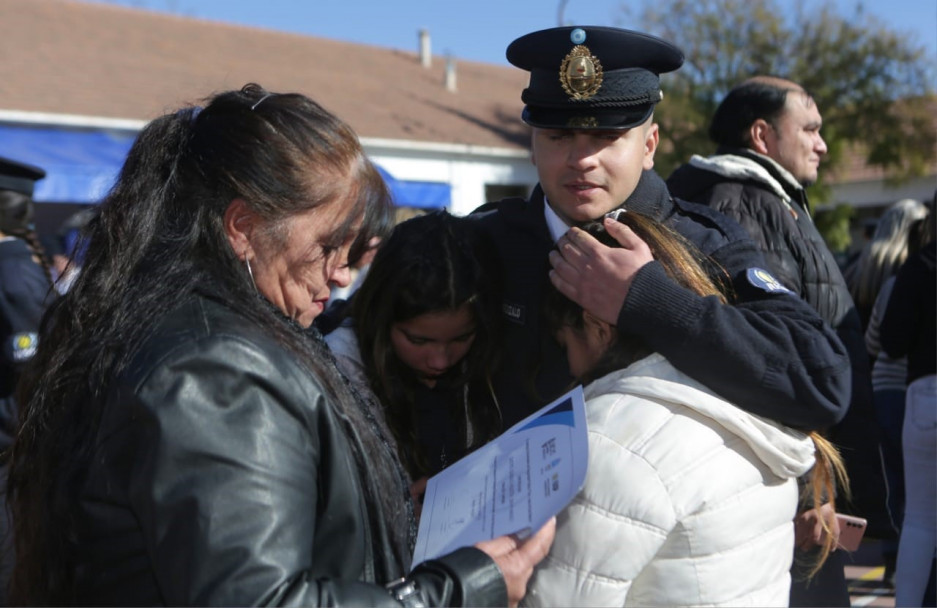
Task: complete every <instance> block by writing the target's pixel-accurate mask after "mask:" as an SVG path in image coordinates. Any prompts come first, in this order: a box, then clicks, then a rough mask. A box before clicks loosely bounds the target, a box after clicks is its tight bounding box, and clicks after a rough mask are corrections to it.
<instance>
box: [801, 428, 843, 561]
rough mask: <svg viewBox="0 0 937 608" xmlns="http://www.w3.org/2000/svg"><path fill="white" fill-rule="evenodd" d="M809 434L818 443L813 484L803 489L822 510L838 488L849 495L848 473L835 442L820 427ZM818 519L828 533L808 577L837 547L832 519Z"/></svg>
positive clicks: (814, 442)
mask: <svg viewBox="0 0 937 608" xmlns="http://www.w3.org/2000/svg"><path fill="white" fill-rule="evenodd" d="M809 436H810V439H812V440H813V445H814V446H815V447H816V464H815V465H814V467H813V470H812V471H811V474H810V485H809V486H807V487H806V488H805V489H804V492H805V494H806V495H808V496H810V498H811V501H812V503H813V508H814V509H816V510H817V512H819V511H820V507H822V506H823V503H824V502H826V501H831V500H833V497H834V496H836V490H837V488H838V489H839V490H840V491H841V493H842V494H843V495H844V496H845V497H846V498H847V499H848V498H849V495H850V491H849V477H848V476H847V475H846V465H845V464H844V463H843V458H842V456H840V454H839V450H837V449H836V446H834V445H833V444H832V443H830V441H829V440H828V439H826V438H825V437H824V436H823V435H821V434H820V433H818V432H817V431H812V432H811V433H810V435H809ZM819 520H820V525H821V526H822V527H823V531H824V532H825V534H824V535H823V544H821V545H820V556H819V557H818V558H817V561H816V563H815V564H813V566H812V567H811V569H810V572H809V573H808V574H807V578H808V579H810V578H813V577H814V576H815V575H816V574H817V572H819V571H820V568H822V567H823V563H824V562H826V559H827V558H828V557H829V556H830V553H832V552H833V550H834V549H835V547H834V543H835V542H836V540H835V539H834V538H833V534H832V532H831V530H830V525H829V523H827V521H826V519H824V518H823V517H819Z"/></svg>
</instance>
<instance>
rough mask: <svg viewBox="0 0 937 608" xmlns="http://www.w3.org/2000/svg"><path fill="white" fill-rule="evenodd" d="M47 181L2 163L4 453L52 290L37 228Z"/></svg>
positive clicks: (38, 172) (0, 441) (0, 389)
mask: <svg viewBox="0 0 937 608" xmlns="http://www.w3.org/2000/svg"><path fill="white" fill-rule="evenodd" d="M43 177H45V171H43V170H42V169H39V168H37V167H32V166H30V165H25V164H23V163H19V162H16V161H13V160H9V159H6V158H0V405H2V410H0V450H5V449H6V447H8V446H9V443H10V441H11V439H12V432H13V428H14V425H15V423H16V415H15V411H14V409H13V406H12V396H13V391H14V389H15V386H16V380H17V377H18V374H19V372H20V371H21V369H22V367H23V365H24V364H25V363H26V362H27V361H28V360H29V359H30V358H31V357H32V355H33V353H35V351H36V333H37V332H38V329H39V319H40V318H41V317H42V312H43V310H44V309H45V305H46V302H47V298H48V297H49V295H50V287H51V285H52V279H51V274H50V270H49V264H48V261H47V260H46V259H45V254H44V253H43V250H42V246H41V245H40V244H39V239H38V237H37V235H36V233H35V231H34V230H33V228H32V220H33V200H32V195H33V188H34V187H35V184H36V181H38V180H40V179H42V178H43Z"/></svg>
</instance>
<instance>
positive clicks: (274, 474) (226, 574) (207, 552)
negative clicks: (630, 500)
mask: <svg viewBox="0 0 937 608" xmlns="http://www.w3.org/2000/svg"><path fill="white" fill-rule="evenodd" d="M388 205H389V203H388V196H387V192H386V188H385V186H384V185H383V182H382V181H381V179H380V176H379V175H378V173H377V172H376V170H375V169H374V167H373V166H372V165H371V164H370V162H369V161H368V160H367V159H366V157H365V156H364V153H363V151H362V149H361V147H360V144H359V143H358V140H357V138H356V136H355V135H354V133H353V132H352V131H351V130H350V129H349V127H348V126H346V125H345V124H344V123H342V122H341V121H339V120H338V119H337V118H335V117H334V116H332V115H331V114H329V113H328V112H326V111H325V110H323V109H322V108H321V107H320V106H318V105H317V104H316V103H315V102H313V101H311V100H309V99H308V98H306V97H304V96H302V95H297V94H282V95H277V94H271V93H268V92H266V91H265V90H263V89H262V88H260V87H259V86H257V85H247V86H245V87H244V88H243V89H241V90H240V91H229V92H225V93H221V94H219V95H216V96H215V97H213V98H212V99H210V100H209V102H208V104H207V105H206V107H205V108H204V109H199V108H187V109H184V110H180V111H179V112H176V113H173V114H168V115H166V116H163V117H161V118H159V119H157V120H155V121H153V122H152V123H150V125H148V126H147V127H146V128H145V129H144V130H143V132H142V133H141V134H140V136H139V138H138V140H137V142H136V143H135V144H134V146H133V149H132V150H131V152H130V154H129V156H128V159H127V161H126V163H125V165H124V168H123V169H122V171H121V174H120V177H119V178H118V181H117V184H116V185H115V187H114V188H113V190H112V191H111V192H110V194H109V195H108V197H107V198H106V200H105V201H104V202H103V203H102V205H101V213H100V214H99V216H98V217H97V218H96V219H95V220H94V221H93V224H92V225H91V227H90V231H89V242H88V250H87V253H86V258H85V265H84V267H83V270H82V273H81V275H80V276H79V278H78V280H77V282H76V283H75V285H74V286H73V287H72V289H71V290H70V291H69V292H68V293H67V294H66V295H65V296H64V297H63V298H62V299H60V300H59V301H58V302H57V303H56V304H55V305H54V306H53V308H52V309H51V310H50V312H49V313H48V314H47V316H46V318H45V320H44V324H43V327H42V330H41V335H40V348H39V352H38V353H37V355H36V357H35V359H34V362H33V365H32V366H31V368H30V369H29V370H28V372H27V375H26V377H25V378H24V381H23V382H22V383H21V384H20V391H19V393H18V395H19V401H20V403H22V404H24V406H25V407H24V412H23V416H22V427H21V429H20V431H19V433H18V435H17V438H16V442H15V444H14V448H13V452H12V470H11V477H10V483H9V491H10V497H11V503H12V508H13V517H14V522H15V544H16V569H15V571H14V578H13V583H12V586H11V593H12V595H11V597H10V600H11V602H13V603H14V604H20V605H25V604H72V605H77V604H97V605H105V604H114V605H142V604H152V605H160V604H162V605H190V604H194V605H209V604H223V605H248V604H280V605H287V604H294V605H305V606H312V605H343V604H354V605H382V604H390V605H393V604H396V603H403V604H405V605H504V604H507V603H512V604H513V603H516V602H517V601H518V600H519V599H520V597H521V596H522V595H523V593H524V588H525V585H526V582H527V579H528V578H529V576H530V573H531V571H532V568H533V566H534V565H535V564H536V563H537V562H539V560H540V559H542V558H543V556H544V555H545V554H546V551H547V550H548V548H549V544H550V542H551V541H552V533H553V528H552V524H549V525H548V526H546V527H545V529H544V530H543V531H541V532H540V533H539V534H537V535H536V536H534V537H532V538H531V539H530V540H528V541H527V542H525V543H519V542H517V539H515V538H511V537H501V538H498V539H495V540H494V541H489V542H487V543H481V544H480V545H478V547H477V548H465V549H460V550H458V551H456V552H455V553H452V554H450V555H447V556H444V557H443V558H441V559H438V560H434V561H430V562H426V563H424V564H421V565H418V566H417V567H416V568H414V569H413V570H412V571H410V566H411V564H410V563H409V562H410V555H411V551H412V546H413V541H414V538H413V537H414V530H415V527H414V524H413V514H412V513H413V511H412V504H411V503H410V500H409V492H408V488H407V483H406V478H405V475H404V473H403V471H402V469H401V467H400V464H399V461H398V460H397V459H396V457H395V455H394V454H393V451H392V450H390V449H389V446H388V442H387V432H386V429H384V428H383V427H382V425H381V424H380V422H379V421H377V420H375V419H373V417H370V416H369V415H368V408H367V407H365V406H364V404H363V403H362V402H361V401H360V400H359V399H358V396H357V395H356V394H355V393H354V392H353V390H352V389H351V388H349V385H348V383H347V382H346V381H345V379H344V378H343V377H342V376H341V374H340V373H339V372H338V371H337V369H336V367H335V364H334V360H333V359H332V358H331V355H330V354H329V351H328V349H327V348H326V347H325V345H324V342H323V341H322V340H321V337H320V336H319V335H318V334H317V333H316V332H315V330H311V331H310V330H309V329H308V328H309V326H310V325H311V323H312V321H313V319H314V318H315V317H316V316H317V315H318V314H319V313H320V312H321V311H322V307H323V305H324V304H325V302H326V301H327V300H328V297H329V288H330V286H331V285H342V284H345V283H347V282H348V280H349V274H348V271H347V263H348V260H349V257H351V258H352V259H353V258H354V252H353V251H352V249H353V248H355V249H356V248H357V244H358V243H361V242H367V241H368V240H369V239H370V238H371V237H372V236H375V235H376V234H378V233H379V232H380V231H381V227H382V226H384V225H386V224H387V222H386V219H385V218H386V215H387V211H388ZM479 549H481V550H479ZM408 572H410V574H409V575H407V573H408ZM404 576H406V578H405V579H403V580H398V579H401V577H404ZM395 581H396V582H395Z"/></svg>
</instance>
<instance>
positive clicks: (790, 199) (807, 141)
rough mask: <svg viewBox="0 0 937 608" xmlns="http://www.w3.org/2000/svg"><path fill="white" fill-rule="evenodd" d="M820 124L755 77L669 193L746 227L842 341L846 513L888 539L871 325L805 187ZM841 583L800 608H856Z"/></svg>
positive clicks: (803, 592)
mask: <svg viewBox="0 0 937 608" xmlns="http://www.w3.org/2000/svg"><path fill="white" fill-rule="evenodd" d="M821 126H822V118H821V116H820V111H819V109H818V108H817V105H816V103H815V102H814V100H813V98H812V97H811V96H810V95H809V94H808V93H807V92H806V91H805V90H804V89H803V88H802V87H801V86H799V85H797V84H795V83H793V82H790V81H788V80H783V79H780V78H774V77H766V76H760V77H756V78H752V79H750V80H748V81H746V82H744V83H742V84H741V85H739V86H738V87H736V88H735V89H733V90H732V91H731V92H730V93H729V94H728V95H727V96H726V98H725V99H724V100H723V101H722V103H721V104H720V106H719V108H718V109H717V110H716V113H715V115H714V116H713V119H712V124H711V125H710V130H709V135H710V138H711V139H712V140H713V141H714V142H716V143H717V144H718V145H719V149H718V151H717V153H716V155H714V156H711V157H709V158H703V157H700V156H693V157H692V158H691V159H690V162H689V163H687V164H686V165H684V166H682V167H680V168H678V169H677V170H676V171H675V172H674V173H673V175H671V176H670V178H668V180H667V185H668V187H669V188H670V191H671V192H672V193H673V194H674V196H679V197H682V198H685V199H686V200H690V201H693V202H696V203H700V204H703V205H707V206H709V207H711V208H713V209H715V210H717V211H720V212H722V213H724V214H726V215H728V216H729V217H731V218H733V219H734V220H736V221H738V222H739V223H740V224H741V225H742V226H743V227H744V228H745V229H746V231H747V232H748V233H749V235H750V236H751V237H752V239H753V240H754V241H755V243H756V244H757V245H758V247H759V249H761V251H762V253H763V254H764V256H765V259H766V260H767V262H768V270H770V271H771V272H772V274H774V276H776V277H778V279H779V280H780V281H781V283H782V284H783V285H784V286H785V287H787V288H788V289H790V290H792V291H793V292H794V293H796V294H797V295H798V296H799V297H801V298H802V299H803V300H804V301H805V302H807V303H808V304H809V305H810V306H811V307H812V308H814V309H815V310H816V311H817V313H818V314H819V315H820V316H821V317H822V318H823V319H824V320H825V321H826V322H827V323H829V324H830V325H831V326H832V327H833V328H834V329H835V330H836V332H837V334H838V335H839V337H840V339H841V340H842V341H843V344H844V345H845V346H846V348H847V350H848V352H849V359H850V364H851V366H852V400H851V403H850V409H849V413H848V414H847V416H846V418H845V419H844V420H843V421H842V422H841V423H840V424H838V425H836V426H834V427H833V428H832V429H831V430H830V436H831V439H832V440H833V442H834V443H835V444H836V445H838V446H839V447H840V448H841V451H842V454H843V457H844V459H845V461H846V466H847V471H848V472H849V473H850V476H851V478H852V487H853V497H854V500H853V504H852V505H849V504H846V503H843V504H840V505H839V507H840V509H844V508H847V509H848V508H850V507H851V510H854V511H857V513H856V514H858V515H861V516H863V517H867V518H868V519H869V520H870V529H869V533H870V534H873V535H876V536H889V535H890V534H893V532H892V530H891V529H890V526H889V525H888V523H887V522H888V520H887V515H886V513H885V503H884V498H885V494H884V480H883V477H882V475H881V464H880V462H879V460H878V459H879V456H878V454H879V450H878V436H877V433H876V432H875V418H874V414H873V411H872V401H871V399H872V392H871V391H872V387H871V377H870V369H869V357H868V354H867V353H866V350H865V342H864V339H863V329H862V324H861V321H860V319H859V314H858V312H857V310H856V307H855V304H854V303H853V301H852V297H851V296H850V294H849V289H848V287H847V286H846V282H845V280H844V279H843V275H842V273H841V272H840V269H839V266H838V264H837V263H836V260H835V258H834V257H833V254H832V253H831V252H830V250H829V248H828V247H827V246H826V242H825V241H824V240H823V237H822V236H821V235H820V233H819V231H817V229H816V226H815V225H814V223H813V220H812V219H811V217H810V207H809V205H808V204H807V194H806V191H805V187H806V186H808V185H809V184H811V183H813V182H815V181H816V179H817V172H818V167H819V164H820V159H821V158H822V157H823V155H825V154H826V151H827V148H826V143H825V142H824V141H823V137H822V136H821V135H820V128H821ZM834 562H835V560H834ZM832 567H833V565H832V563H831V564H830V568H832ZM838 575H839V579H840V580H839V582H838V583H837V586H838V592H837V594H836V595H834V594H830V593H825V592H824V585H823V584H816V583H814V584H811V585H809V586H808V587H807V588H806V589H804V588H802V587H799V586H798V585H796V584H795V586H794V592H793V594H792V597H791V602H792V605H795V606H797V605H806V606H816V605H823V606H834V605H845V606H848V605H849V596H848V593H847V592H846V586H845V579H844V578H843V575H842V570H841V569H840V570H839V571H838ZM833 588H834V587H833V586H832V585H828V586H827V590H829V589H833ZM818 593H820V595H817V594H818Z"/></svg>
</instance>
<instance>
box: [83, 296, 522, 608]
mask: <svg viewBox="0 0 937 608" xmlns="http://www.w3.org/2000/svg"><path fill="white" fill-rule="evenodd" d="M297 331H298V330H297ZM313 347H314V348H317V349H322V352H323V353H326V352H327V349H326V347H325V345H324V344H322V343H321V342H320V343H319V344H313ZM323 356H326V355H325V354H323ZM341 416H342V414H341V413H340V412H339V411H338V410H337V408H336V407H335V406H334V405H333V403H332V402H331V400H330V399H329V397H328V396H327V393H326V392H325V391H324V390H323V381H322V380H321V379H320V378H318V377H317V376H316V375H314V374H313V373H312V372H311V371H310V370H309V369H308V368H307V367H305V366H303V365H301V364H300V363H299V362H298V360H297V358H296V357H295V356H294V355H293V354H292V353H291V352H289V351H288V350H287V349H286V348H284V347H283V346H282V345H281V344H280V343H279V342H277V341H276V340H274V339H273V338H272V337H271V336H269V335H268V334H267V333H266V332H265V331H263V330H261V329H260V328H259V327H258V326H256V325H254V324H253V323H251V322H250V321H249V320H248V319H246V318H244V317H242V316H241V315H239V314H238V313H236V312H234V311H233V310H231V309H230V308H228V307H227V306H225V305H224V304H222V303H220V302H217V301H214V300H211V299H208V298H206V297H202V296H194V295H193V296H191V297H189V298H188V299H187V300H185V301H183V303H181V304H180V305H179V306H178V308H177V309H176V310H174V311H171V312H169V313H167V315H166V316H165V317H164V318H163V320H162V321H161V322H159V324H158V325H157V328H156V329H155V331H154V332H153V333H152V334H151V337H149V338H147V340H146V341H145V342H144V344H143V345H142V346H141V348H140V350H139V353H138V354H137V355H136V356H135V357H134V358H133V360H132V361H131V363H130V364H129V366H128V367H127V368H126V370H125V371H124V372H123V373H122V374H121V375H120V376H119V377H118V378H117V379H115V380H114V381H113V383H112V384H111V386H110V388H109V389H108V392H107V395H106V402H105V406H104V409H103V413H102V416H101V420H100V425H99V427H98V431H97V433H96V436H95V439H94V445H93V452H92V458H91V465H90V469H89V470H88V471H87V475H86V476H85V478H84V481H83V484H82V486H81V487H80V491H79V493H78V497H77V500H76V504H75V511H74V518H75V519H74V530H75V531H76V535H77V538H75V539H74V541H73V543H74V544H73V551H74V560H75V564H76V570H75V573H76V574H75V576H76V583H77V589H78V596H77V599H78V601H79V602H80V603H82V604H89V605H170V606H182V605H201V606H207V605H229V606H234V605H260V604H269V605H297V606H326V605H329V606H341V605H355V606H381V605H399V604H398V600H397V599H396V598H395V597H392V596H391V595H390V594H389V593H388V591H387V590H385V588H384V587H383V586H382V585H383V584H384V583H388V582H390V581H391V580H392V579H394V578H396V577H402V576H404V575H405V574H406V568H407V567H408V565H407V564H399V563H397V560H395V559H394V558H393V553H392V549H391V548H390V545H389V541H388V540H387V539H388V538H389V535H388V534H389V533H388V531H387V530H386V529H383V528H384V524H383V523H382V522H379V521H376V520H377V518H370V519H369V517H368V512H367V503H366V501H365V499H364V492H365V488H366V487H367V486H368V484H369V483H371V481H372V480H369V479H367V478H366V477H367V476H366V475H363V474H362V473H361V472H360V471H359V468H358V467H356V466H355V460H354V455H353V453H352V449H359V450H360V449H362V447H361V444H360V441H361V439H360V437H358V436H357V433H355V436H352V435H351V434H350V433H349V432H347V431H346V430H345V425H343V424H342V422H341V419H340V417H341ZM355 444H358V445H357V448H353V446H354V445H355ZM369 456H370V457H375V458H380V457H384V456H381V455H377V454H371V455H369ZM404 491H405V490H404ZM375 528H376V529H375ZM409 578H410V579H411V580H412V581H415V582H416V583H418V585H419V591H418V594H417V596H416V597H415V598H410V599H411V600H413V599H418V600H419V601H422V602H423V604H422V605H472V606H474V605H506V602H507V596H506V588H505V584H504V579H503V577H502V576H501V574H500V571H499V570H498V568H497V566H496V565H495V563H494V561H493V560H491V558H489V557H488V556H487V555H485V554H484V553H483V552H481V551H479V550H477V549H474V548H466V549H461V550H459V551H457V552H455V553H453V554H450V555H448V556H445V557H443V558H441V559H439V560H435V561H430V562H426V563H424V565H421V566H418V567H417V568H416V569H415V570H414V571H413V572H412V573H411V574H410V576H409ZM375 583H378V584H375ZM411 605H413V604H411Z"/></svg>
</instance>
